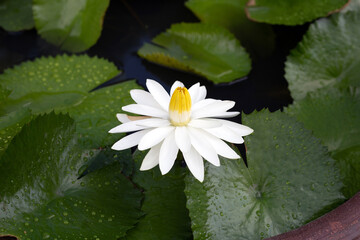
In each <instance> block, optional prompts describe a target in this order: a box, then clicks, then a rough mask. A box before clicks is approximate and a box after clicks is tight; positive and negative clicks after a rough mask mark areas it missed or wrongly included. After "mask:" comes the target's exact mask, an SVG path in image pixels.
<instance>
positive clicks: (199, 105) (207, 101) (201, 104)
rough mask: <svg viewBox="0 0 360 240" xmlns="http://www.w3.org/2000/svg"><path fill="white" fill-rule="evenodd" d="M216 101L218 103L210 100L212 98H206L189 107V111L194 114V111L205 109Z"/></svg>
mask: <svg viewBox="0 0 360 240" xmlns="http://www.w3.org/2000/svg"><path fill="white" fill-rule="evenodd" d="M216 101H219V100H215V99H212V98H207V99H204V100H201V101H199V102H197V103H196V104H193V105H192V106H191V111H192V112H194V111H197V110H199V109H203V108H204V107H206V106H208V105H209V104H211V103H214V102H216Z"/></svg>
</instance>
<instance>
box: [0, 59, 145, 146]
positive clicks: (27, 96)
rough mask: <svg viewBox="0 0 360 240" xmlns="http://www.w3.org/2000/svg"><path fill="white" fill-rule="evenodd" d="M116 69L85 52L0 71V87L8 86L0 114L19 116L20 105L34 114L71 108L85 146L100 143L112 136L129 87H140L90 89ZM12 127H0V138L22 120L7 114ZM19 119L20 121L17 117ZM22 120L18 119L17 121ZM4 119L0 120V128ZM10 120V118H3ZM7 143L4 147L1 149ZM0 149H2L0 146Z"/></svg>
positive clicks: (127, 100)
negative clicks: (6, 128) (111, 133)
mask: <svg viewBox="0 0 360 240" xmlns="http://www.w3.org/2000/svg"><path fill="white" fill-rule="evenodd" d="M118 73H119V71H118V70H117V68H116V67H115V65H113V64H112V63H109V62H108V61H106V60H104V59H98V58H90V57H88V56H66V55H64V56H58V57H56V58H52V57H50V58H40V59H37V60H35V61H34V62H26V63H23V64H21V65H19V66H15V67H14V68H13V69H8V70H6V71H5V73H4V74H2V75H0V85H2V86H3V87H4V88H6V89H9V90H11V94H10V95H9V96H8V97H7V98H6V99H5V100H3V102H2V103H1V107H0V115H14V116H20V115H21V114H22V112H20V113H17V111H22V110H21V109H23V108H24V107H26V108H28V109H30V110H31V112H32V113H33V114H39V113H46V112H50V111H53V110H56V111H57V112H70V114H71V117H73V118H74V119H75V121H76V122H77V123H78V131H79V132H80V133H81V134H82V135H83V138H84V140H85V142H87V143H88V145H87V146H89V147H100V146H105V145H107V144H110V143H111V142H113V141H114V140H115V139H116V136H115V135H112V136H111V135H110V134H108V133H107V132H108V130H109V129H111V128H112V127H114V126H115V125H116V124H117V123H118V120H117V119H116V117H115V115H116V113H117V112H121V111H120V110H121V106H122V105H126V104H129V103H131V102H132V100H131V98H130V95H129V93H128V91H129V90H130V89H133V88H138V86H137V85H136V83H135V82H134V81H131V82H126V83H122V84H119V85H114V86H112V87H107V88H105V89H101V90H98V91H94V92H91V93H89V91H90V90H92V89H93V88H95V87H96V86H98V85H99V84H101V83H103V82H106V81H107V80H109V79H111V78H112V77H114V76H115V75H117V74H118ZM11 119H12V120H13V121H12V125H14V126H15V125H17V127H16V128H13V129H11V130H10V129H8V130H4V129H0V131H1V133H0V134H1V135H0V137H4V136H6V137H7V138H9V137H10V138H9V140H11V138H12V137H13V136H14V135H15V134H16V133H17V132H18V131H19V130H20V129H21V126H22V125H23V124H20V122H22V123H24V121H23V120H21V119H20V118H11ZM16 120H18V121H16ZM20 120H21V121H20ZM2 121H5V118H0V126H1V125H3V124H2ZM7 121H9V120H7ZM5 147H6V146H2V148H5ZM0 153H1V149H0Z"/></svg>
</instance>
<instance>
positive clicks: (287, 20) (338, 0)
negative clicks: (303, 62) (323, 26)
mask: <svg viewBox="0 0 360 240" xmlns="http://www.w3.org/2000/svg"><path fill="white" fill-rule="evenodd" d="M348 1H349V0H317V1H312V0H291V1H281V0H277V1H267V0H250V1H249V3H248V7H247V8H246V11H247V14H248V17H249V18H250V19H252V20H254V21H258V22H266V23H270V24H283V25H301V24H303V23H306V22H310V21H312V20H315V19H317V18H320V17H326V16H327V15H329V14H331V13H332V12H334V11H336V10H339V9H340V8H342V7H343V6H344V5H345V4H346V3H347V2H348Z"/></svg>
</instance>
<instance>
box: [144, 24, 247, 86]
mask: <svg viewBox="0 0 360 240" xmlns="http://www.w3.org/2000/svg"><path fill="white" fill-rule="evenodd" d="M152 42H153V44H148V43H146V44H145V45H144V46H143V47H142V48H141V49H140V50H139V51H138V54H139V55H140V56H141V57H143V58H145V59H147V60H149V61H151V62H155V63H158V64H161V65H164V66H167V67H171V68H176V69H180V70H183V71H189V72H193V73H196V74H199V75H201V76H204V77H206V78H207V79H209V80H211V81H213V82H215V83H221V82H230V81H233V80H236V79H238V78H241V77H243V76H245V75H247V74H248V73H249V71H250V68H251V62H250V59H249V56H248V54H247V53H246V52H245V50H244V49H243V48H242V47H241V45H240V43H239V41H238V40H237V39H236V38H235V37H234V36H233V35H232V34H231V33H230V32H228V30H226V29H225V28H222V27H220V26H216V25H211V24H204V23H181V24H174V25H172V26H171V28H170V29H168V30H167V31H166V32H165V33H162V34H160V35H158V36H156V37H155V38H154V39H153V40H152Z"/></svg>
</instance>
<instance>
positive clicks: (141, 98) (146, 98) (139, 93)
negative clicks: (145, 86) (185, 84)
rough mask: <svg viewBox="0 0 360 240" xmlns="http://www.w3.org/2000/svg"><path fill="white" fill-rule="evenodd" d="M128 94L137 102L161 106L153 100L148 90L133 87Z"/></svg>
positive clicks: (156, 106)
mask: <svg viewBox="0 0 360 240" xmlns="http://www.w3.org/2000/svg"><path fill="white" fill-rule="evenodd" d="M130 95H131V97H132V99H134V101H135V102H136V103H137V104H141V105H148V106H151V107H155V108H161V106H160V105H159V104H158V102H157V101H155V99H154V97H153V96H152V95H151V94H150V93H149V92H146V91H144V90H140V89H133V90H131V91H130ZM161 109H162V108H161Z"/></svg>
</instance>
